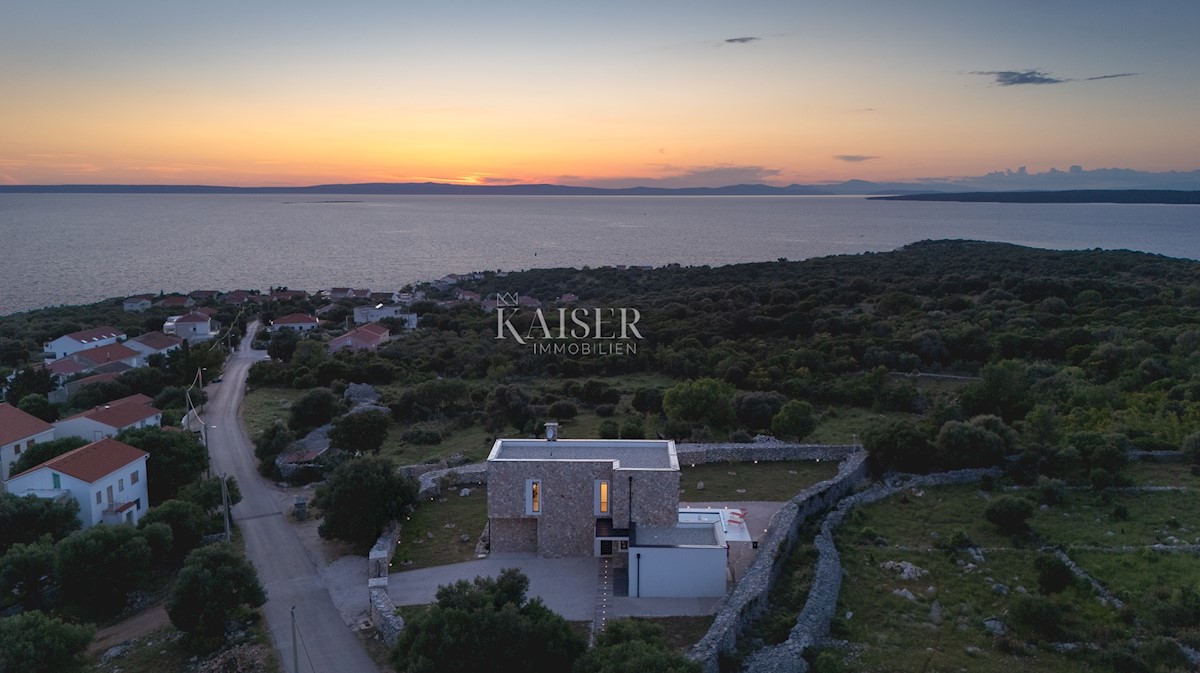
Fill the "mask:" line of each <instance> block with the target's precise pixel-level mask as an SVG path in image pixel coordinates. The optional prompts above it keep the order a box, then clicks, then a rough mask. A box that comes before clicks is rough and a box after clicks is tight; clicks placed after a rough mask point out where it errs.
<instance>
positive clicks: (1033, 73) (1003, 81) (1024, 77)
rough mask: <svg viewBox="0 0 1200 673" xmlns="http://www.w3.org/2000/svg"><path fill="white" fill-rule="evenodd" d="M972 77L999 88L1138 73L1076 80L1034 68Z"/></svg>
mask: <svg viewBox="0 0 1200 673" xmlns="http://www.w3.org/2000/svg"><path fill="white" fill-rule="evenodd" d="M971 74H972V75H983V76H985V77H991V78H993V79H994V81H995V83H996V84H997V85H999V86H1021V85H1025V84H1067V83H1068V82H1094V81H1096V80H1100V79H1115V78H1117V77H1133V76H1134V75H1137V74H1138V73H1136V72H1121V73H1115V74H1112V75H1097V76H1095V77H1084V78H1082V79H1074V78H1070V77H1055V76H1054V75H1052V74H1050V73H1048V72H1046V71H1045V70H1042V69H1041V68H1034V69H1033V70H976V71H974V72H972V73H971Z"/></svg>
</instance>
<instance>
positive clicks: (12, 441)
mask: <svg viewBox="0 0 1200 673" xmlns="http://www.w3.org/2000/svg"><path fill="white" fill-rule="evenodd" d="M52 439H54V426H53V425H50V424H49V423H47V422H46V421H43V420H42V419H40V418H38V417H37V416H33V415H30V414H27V413H25V412H24V411H21V410H20V409H18V408H16V407H14V406H13V405H11V404H9V403H8V402H0V480H4V479H8V476H9V469H10V468H11V466H12V463H13V462H15V461H16V460H17V458H20V457H21V452H23V451H28V450H29V449H30V448H31V447H32V446H33V445H34V444H37V443H38V442H48V441H50V440H52Z"/></svg>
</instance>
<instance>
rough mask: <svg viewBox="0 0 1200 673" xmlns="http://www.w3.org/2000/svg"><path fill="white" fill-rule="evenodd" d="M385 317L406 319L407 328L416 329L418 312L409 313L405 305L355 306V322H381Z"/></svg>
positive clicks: (359, 323)
mask: <svg viewBox="0 0 1200 673" xmlns="http://www.w3.org/2000/svg"><path fill="white" fill-rule="evenodd" d="M384 318H395V319H397V320H403V321H404V327H405V329H415V328H416V326H417V314H416V313H409V312H408V308H407V307H405V306H397V305H392V306H380V305H376V306H356V307H354V322H355V324H358V325H363V324H366V323H369V322H379V321H380V320H382V319H384Z"/></svg>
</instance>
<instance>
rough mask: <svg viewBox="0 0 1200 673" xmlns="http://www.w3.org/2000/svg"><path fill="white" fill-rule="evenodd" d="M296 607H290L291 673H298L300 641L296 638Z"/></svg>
mask: <svg viewBox="0 0 1200 673" xmlns="http://www.w3.org/2000/svg"><path fill="white" fill-rule="evenodd" d="M296 633H297V631H296V606H295V605H293V606H292V673H300V641H299V639H298V638H296Z"/></svg>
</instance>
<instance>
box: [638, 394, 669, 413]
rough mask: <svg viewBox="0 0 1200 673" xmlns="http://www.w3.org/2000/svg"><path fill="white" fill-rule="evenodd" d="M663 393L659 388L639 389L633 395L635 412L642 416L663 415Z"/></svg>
mask: <svg viewBox="0 0 1200 673" xmlns="http://www.w3.org/2000/svg"><path fill="white" fill-rule="evenodd" d="M662 403H663V391H661V390H659V389H658V388H638V389H637V390H636V391H634V393H633V400H632V401H631V404H633V409H634V411H637V412H638V413H641V414H658V413H662Z"/></svg>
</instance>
